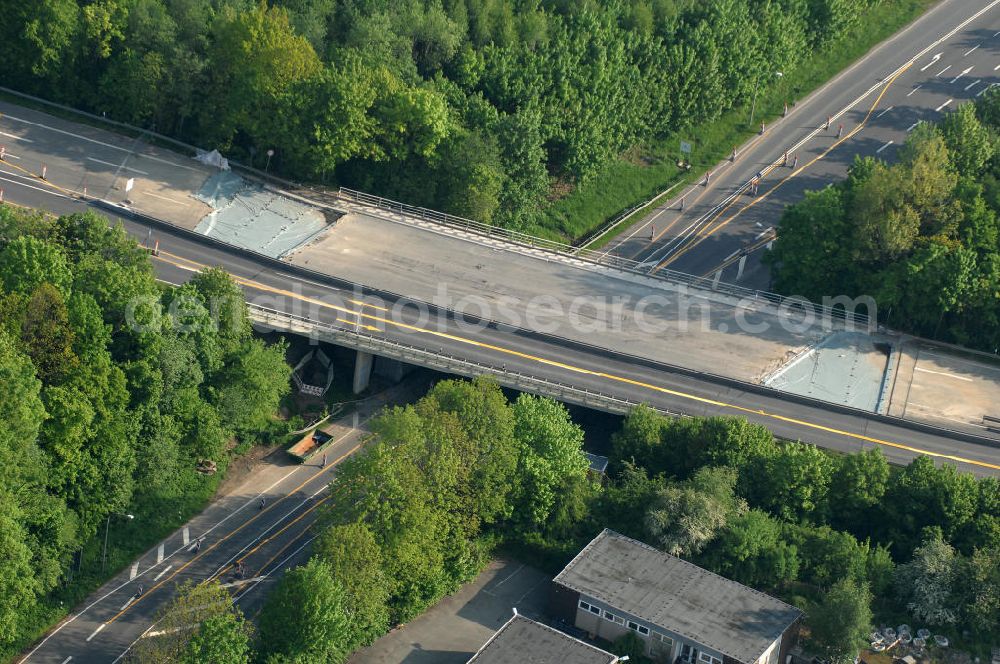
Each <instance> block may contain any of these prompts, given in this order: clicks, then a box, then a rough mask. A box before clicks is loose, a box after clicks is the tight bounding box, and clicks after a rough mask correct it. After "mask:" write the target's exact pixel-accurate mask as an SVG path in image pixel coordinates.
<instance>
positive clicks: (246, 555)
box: [202, 496, 330, 584]
mask: <svg viewBox="0 0 1000 664" xmlns="http://www.w3.org/2000/svg"><path fill="white" fill-rule="evenodd" d="M328 500H330V496H327V497H326V498H324V499H322V500H318V501H316V503H315V504H313V506H312V507H310V508H309V509H307V510H306V511H305V512H303V513H302V514H300V515H298V516H297V517H295V518H294V519H292V520H291V521H289V522H288V523H286V524H285V527H284V528H282V529H281V530H279V531H278V532H276V533H274V534H272V535H268V536H267V537H265V538H264V539H262V540H261V541H260V542H258V543H257V545H256V546H255V547H253V548H252V549H250V550H249V551H247V552H246V553H244V554H243V555H242V556H240V557H239V558H237V559H236V562H238V563H242V562H243V561H244V560H246V559H247V558H249V557H250V556H252V555H253V554H255V553H256V552H257V551H258V550H259V549H260V547H262V546H264V545H265V544H268V543H270V542H272V541H274V538H275V537H278V536H279V535H281V534H282V533H283V532H285V531H286V530H288V529H289V528H291V527H292V526H294V525H295V524H296V523H298V522H299V521H300V520H301V519H304V518H305V517H306V516H308V515H309V514H310V513H311V512H312V511H313V510H315V509H316V508H317V507H319V506H320V505H322V504H323V503H325V502H326V501H328ZM231 569H233V566H232V565H227V566H226V567H224V568H222V570H221V571H220V572H219V573H218V574H216V575H215V576H222V575H224V574H225V573H226V572H228V571H229V570H231ZM215 576H212V577H209V578H207V579H205V580H204V581H202V583H203V584H204V583H208V582H209V581H211V580H212V579H213V578H215Z"/></svg>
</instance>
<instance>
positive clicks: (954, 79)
mask: <svg viewBox="0 0 1000 664" xmlns="http://www.w3.org/2000/svg"><path fill="white" fill-rule="evenodd" d="M975 66H976V65H972V67H975ZM972 67H967V68H965V69H964V70H963V71H962V73H961V74H959V75H958V76H956V77H955V78H953V79H951V82H952V83H954V82H955V81H957V80H958V79H960V78H962V77H963V76H965V75H966V74H968V73H969V72H970V71H972Z"/></svg>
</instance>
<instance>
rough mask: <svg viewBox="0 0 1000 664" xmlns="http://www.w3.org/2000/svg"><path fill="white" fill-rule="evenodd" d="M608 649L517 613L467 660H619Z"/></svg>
mask: <svg viewBox="0 0 1000 664" xmlns="http://www.w3.org/2000/svg"><path fill="white" fill-rule="evenodd" d="M619 661H620V660H619V659H618V658H617V657H615V656H614V655H612V654H611V653H609V652H605V651H603V650H601V649H600V648H597V647H595V646H592V645H590V644H589V643H584V642H583V641H580V640H579V639H574V638H573V637H572V636H569V635H568V634H564V633H563V632H560V631H559V630H557V629H553V628H551V627H549V626H547V625H543V624H541V623H539V622H535V621H534V620H530V619H528V618H525V617H524V616H522V615H518V614H517V613H515V614H514V617H512V618H511V619H510V620H508V621H507V622H506V623H504V626H503V627H501V628H500V629H498V630H497V632H496V634H494V635H493V636H491V637H490V640H489V641H487V642H486V643H485V644H484V645H483V647H482V648H480V649H479V652H477V653H476V654H475V655H473V656H472V659H470V660H469V661H468V664H617V662H619Z"/></svg>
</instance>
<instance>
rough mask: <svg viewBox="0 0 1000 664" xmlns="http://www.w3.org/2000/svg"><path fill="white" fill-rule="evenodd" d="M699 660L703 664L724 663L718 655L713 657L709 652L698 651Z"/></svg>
mask: <svg viewBox="0 0 1000 664" xmlns="http://www.w3.org/2000/svg"><path fill="white" fill-rule="evenodd" d="M698 661H699V662H702V664H722V660H721V659H719V658H718V657H712V656H711V655H709V654H708V653H707V652H700V653H698Z"/></svg>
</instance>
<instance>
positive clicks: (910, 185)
mask: <svg viewBox="0 0 1000 664" xmlns="http://www.w3.org/2000/svg"><path fill="white" fill-rule="evenodd" d="M998 130H1000V91H998V90H997V89H995V88H994V89H992V90H990V91H988V92H987V93H986V94H984V95H983V96H982V97H980V98H979V100H978V101H977V102H976V103H975V104H971V103H970V104H965V105H963V106H960V107H959V108H957V109H956V110H955V111H953V112H951V113H948V114H947V115H945V116H944V118H943V119H942V120H941V122H940V123H938V124H930V123H921V124H920V125H918V126H917V128H916V129H914V130H913V132H912V133H911V134H910V136H909V138H908V139H907V142H906V144H905V145H904V146H903V147H902V148H901V149H900V152H899V158H898V160H897V162H896V163H894V164H892V165H888V164H886V163H885V162H882V161H880V160H878V159H874V158H871V157H868V158H864V159H860V158H858V159H856V160H855V162H854V164H853V166H852V167H851V168H850V171H849V173H848V176H847V178H846V179H845V180H843V181H841V182H839V183H837V184H836V185H833V186H829V187H827V188H825V189H822V190H820V191H816V192H811V193H808V194H807V195H806V198H805V199H804V200H803V201H802V202H800V203H798V204H796V205H792V206H790V207H789V208H787V209H786V211H785V213H784V215H783V216H782V218H781V221H780V224H779V225H778V239H777V240H776V242H775V244H774V249H773V251H772V252H771V253H770V254H769V255H768V257H767V260H768V261H769V262H770V263H771V265H772V266H773V267H774V279H775V284H776V287H777V288H778V290H779V291H781V292H784V293H790V294H791V293H794V294H800V295H804V296H806V297H808V298H810V299H813V300H815V301H820V300H821V299H822V297H823V296H827V295H830V296H835V295H839V294H847V295H850V296H856V295H866V294H867V295H871V296H873V297H874V298H875V300H876V302H877V303H878V313H879V320H880V321H882V322H883V323H888V324H890V325H892V326H893V327H895V328H897V329H901V330H903V331H907V332H912V333H915V334H919V335H923V336H928V337H931V338H936V339H941V340H945V341H951V342H955V343H959V344H962V345H965V346H971V347H974V348H979V349H981V350H985V351H990V352H996V351H997V349H998V348H1000V219H998V216H997V215H998V213H1000V150H998V147H1000V144H998V136H997V132H998Z"/></svg>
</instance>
